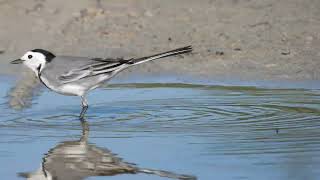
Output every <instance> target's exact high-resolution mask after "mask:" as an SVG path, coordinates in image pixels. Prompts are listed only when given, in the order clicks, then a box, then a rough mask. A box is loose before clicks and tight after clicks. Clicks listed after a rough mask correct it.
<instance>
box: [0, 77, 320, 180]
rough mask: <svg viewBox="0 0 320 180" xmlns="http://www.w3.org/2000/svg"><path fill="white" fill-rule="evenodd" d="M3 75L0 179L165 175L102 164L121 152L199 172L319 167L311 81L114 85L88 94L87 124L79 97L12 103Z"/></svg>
mask: <svg viewBox="0 0 320 180" xmlns="http://www.w3.org/2000/svg"><path fill="white" fill-rule="evenodd" d="M9 82H11V81H4V80H2V81H1V82H0V87H1V88H0V97H1V99H0V109H1V114H0V167H1V168H0V175H1V179H10V180H11V179H23V178H25V177H26V176H29V178H30V179H36V178H38V179H44V177H45V175H46V176H47V177H48V176H58V179H72V178H73V179H81V178H85V177H87V179H90V180H94V179H116V180H124V179H133V180H135V179H139V180H143V179H153V180H157V179H159V180H160V179H166V178H164V177H159V176H157V175H148V174H144V173H138V174H120V173H119V172H115V171H106V170H104V169H103V167H107V166H108V167H109V168H110V166H111V165H110V164H108V160H109V161H110V159H115V160H116V161H120V160H119V159H117V158H116V157H115V156H114V155H113V154H112V153H115V154H117V157H120V158H122V159H123V161H124V162H130V163H135V164H136V166H137V167H139V168H151V169H157V170H165V171H170V172H175V173H178V174H187V175H193V176H196V177H197V178H198V179H205V180H212V179H227V180H228V179H254V180H256V179H274V180H277V179H279V180H280V179H281V180H283V179H290V180H292V179H318V177H319V176H320V131H319V128H320V105H319V104H320V91H319V90H314V89H313V90H308V89H259V88H252V87H222V86H201V85H184V84H123V85H112V86H109V87H105V88H101V89H98V90H96V91H93V92H92V93H91V94H90V95H89V96H88V99H89V103H90V105H91V106H90V108H89V110H88V113H87V118H86V120H87V126H85V127H89V130H88V129H86V128H83V127H84V126H83V124H81V123H80V121H79V120H78V119H77V116H78V114H79V111H80V107H79V104H80V100H79V99H78V98H77V97H65V96H61V95H58V94H55V93H52V92H49V91H47V90H44V91H43V92H42V93H41V94H38V95H37V97H36V98H35V99H34V100H33V101H32V107H31V108H28V109H24V110H22V111H16V110H13V109H11V108H10V107H9V105H8V103H7V102H8V101H10V97H8V96H7V94H8V91H10V89H11V88H12V87H13V86H14V84H12V83H9ZM83 149H85V153H84V152H83ZM109 151H111V152H112V153H111V152H109ZM98 152H99V153H100V154H99V153H98ZM89 153H90V154H89ZM101 154H102V155H101ZM101 159H104V160H101ZM98 161H99V162H100V161H101V162H102V163H100V164H99V163H98V165H97V162H98ZM106 163H107V164H106ZM81 168H86V169H81ZM99 168H100V169H99ZM111 172H113V174H112V173H111ZM108 173H109V174H108ZM44 174H45V175H44ZM111 174H112V175H114V176H110V177H105V176H107V175H111ZM97 175H101V176H97Z"/></svg>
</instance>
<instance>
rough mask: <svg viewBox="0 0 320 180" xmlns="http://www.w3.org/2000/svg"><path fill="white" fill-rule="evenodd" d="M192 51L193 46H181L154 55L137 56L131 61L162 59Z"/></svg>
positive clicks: (134, 62) (137, 62) (141, 61)
mask: <svg viewBox="0 0 320 180" xmlns="http://www.w3.org/2000/svg"><path fill="white" fill-rule="evenodd" d="M191 51H192V47H191V46H186V47H183V48H179V49H175V50H172V51H167V52H164V53H160V54H155V55H152V56H147V57H142V58H136V59H132V60H131V61H130V62H132V64H134V65H135V64H141V63H144V62H147V61H152V60H155V59H160V58H164V57H168V56H175V55H178V54H184V53H189V52H191Z"/></svg>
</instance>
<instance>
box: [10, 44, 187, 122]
mask: <svg viewBox="0 0 320 180" xmlns="http://www.w3.org/2000/svg"><path fill="white" fill-rule="evenodd" d="M191 51H192V47H191V46H187V47H183V48H179V49H175V50H172V51H167V52H164V53H160V54H155V55H152V56H147V57H142V58H132V59H123V58H105V59H104V58H85V57H73V56H55V55H54V54H53V53H51V52H49V51H46V50H43V49H34V50H31V51H28V52H27V53H25V54H24V55H23V56H22V57H21V58H20V59H17V60H14V61H12V62H11V63H12V64H20V63H23V64H24V65H26V66H27V67H28V68H30V69H31V70H32V71H33V72H34V73H35V74H36V76H37V77H38V78H39V80H40V81H41V83H43V84H44V85H45V86H46V87H47V88H49V89H51V90H53V91H55V92H57V93H60V94H63V95H69V96H80V97H81V100H82V110H81V113H80V118H81V119H82V118H83V117H84V114H85V113H86V111H87V109H88V102H87V100H86V94H87V92H88V91H90V90H93V89H95V88H97V87H99V86H101V85H102V84H103V83H104V82H106V81H107V80H109V79H111V78H112V77H114V76H115V75H116V74H117V73H119V72H121V71H122V70H124V69H126V68H128V67H131V66H134V65H137V64H141V63H144V62H147V61H151V60H155V59H160V58H164V57H168V56H174V55H178V54H184V53H188V52H191Z"/></svg>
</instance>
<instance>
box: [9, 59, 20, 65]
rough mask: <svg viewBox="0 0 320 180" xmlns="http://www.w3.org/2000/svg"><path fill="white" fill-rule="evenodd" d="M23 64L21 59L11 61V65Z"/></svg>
mask: <svg viewBox="0 0 320 180" xmlns="http://www.w3.org/2000/svg"><path fill="white" fill-rule="evenodd" d="M22 62H23V60H21V59H16V60H14V61H11V64H21V63H22Z"/></svg>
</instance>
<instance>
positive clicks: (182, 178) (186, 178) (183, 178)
mask: <svg viewBox="0 0 320 180" xmlns="http://www.w3.org/2000/svg"><path fill="white" fill-rule="evenodd" d="M138 172H140V173H145V174H154V175H158V176H161V177H167V178H171V179H179V180H196V179H197V177H195V176H191V175H184V174H176V173H173V172H169V171H162V170H154V169H138Z"/></svg>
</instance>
